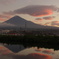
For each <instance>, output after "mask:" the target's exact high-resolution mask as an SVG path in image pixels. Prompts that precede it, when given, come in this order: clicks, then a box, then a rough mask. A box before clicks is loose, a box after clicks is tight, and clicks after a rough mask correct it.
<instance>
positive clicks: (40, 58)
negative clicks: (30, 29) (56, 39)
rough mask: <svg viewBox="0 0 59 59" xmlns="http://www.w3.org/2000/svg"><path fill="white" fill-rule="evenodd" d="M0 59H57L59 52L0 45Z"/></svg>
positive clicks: (58, 58)
mask: <svg viewBox="0 0 59 59" xmlns="http://www.w3.org/2000/svg"><path fill="white" fill-rule="evenodd" d="M20 47H21V48H20ZM13 50H14V51H13ZM17 50H18V51H17ZM15 52H17V53H15ZM0 59H59V51H58V50H55V51H54V49H45V48H39V49H37V47H31V48H24V47H23V46H22V45H9V46H8V45H2V44H0Z"/></svg>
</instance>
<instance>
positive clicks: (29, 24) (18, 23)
mask: <svg viewBox="0 0 59 59" xmlns="http://www.w3.org/2000/svg"><path fill="white" fill-rule="evenodd" d="M4 23H8V24H13V25H16V26H17V27H27V28H39V27H42V25H38V24H35V23H33V22H31V21H27V20H25V19H23V18H21V17H19V16H14V17H13V18H11V19H9V20H7V21H5V22H4Z"/></svg>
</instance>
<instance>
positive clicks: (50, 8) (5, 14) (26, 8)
mask: <svg viewBox="0 0 59 59" xmlns="http://www.w3.org/2000/svg"><path fill="white" fill-rule="evenodd" d="M15 15H19V16H20V17H22V18H24V19H26V20H29V21H32V22H35V23H37V24H42V25H49V26H57V27H59V0H0V22H3V21H6V20H8V19H10V18H11V17H13V16H15Z"/></svg>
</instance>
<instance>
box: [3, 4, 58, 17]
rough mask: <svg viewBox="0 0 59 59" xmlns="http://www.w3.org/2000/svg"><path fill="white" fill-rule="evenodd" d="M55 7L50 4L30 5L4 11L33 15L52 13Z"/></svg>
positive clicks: (39, 15) (55, 9)
mask: <svg viewBox="0 0 59 59" xmlns="http://www.w3.org/2000/svg"><path fill="white" fill-rule="evenodd" d="M57 9H58V8H57V7H55V6H52V5H50V6H49V5H30V6H26V7H24V8H20V9H17V10H14V11H11V12H4V13H6V14H29V15H31V16H35V17H41V16H47V15H52V14H53V12H54V11H57Z"/></svg>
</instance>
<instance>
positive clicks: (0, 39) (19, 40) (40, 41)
mask: <svg viewBox="0 0 59 59" xmlns="http://www.w3.org/2000/svg"><path fill="white" fill-rule="evenodd" d="M0 43H3V44H5V43H6V44H8V45H9V44H11V45H12V44H21V45H24V47H35V46H37V47H38V48H39V47H44V48H54V49H55V50H59V36H56V35H23V36H15V35H0Z"/></svg>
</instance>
